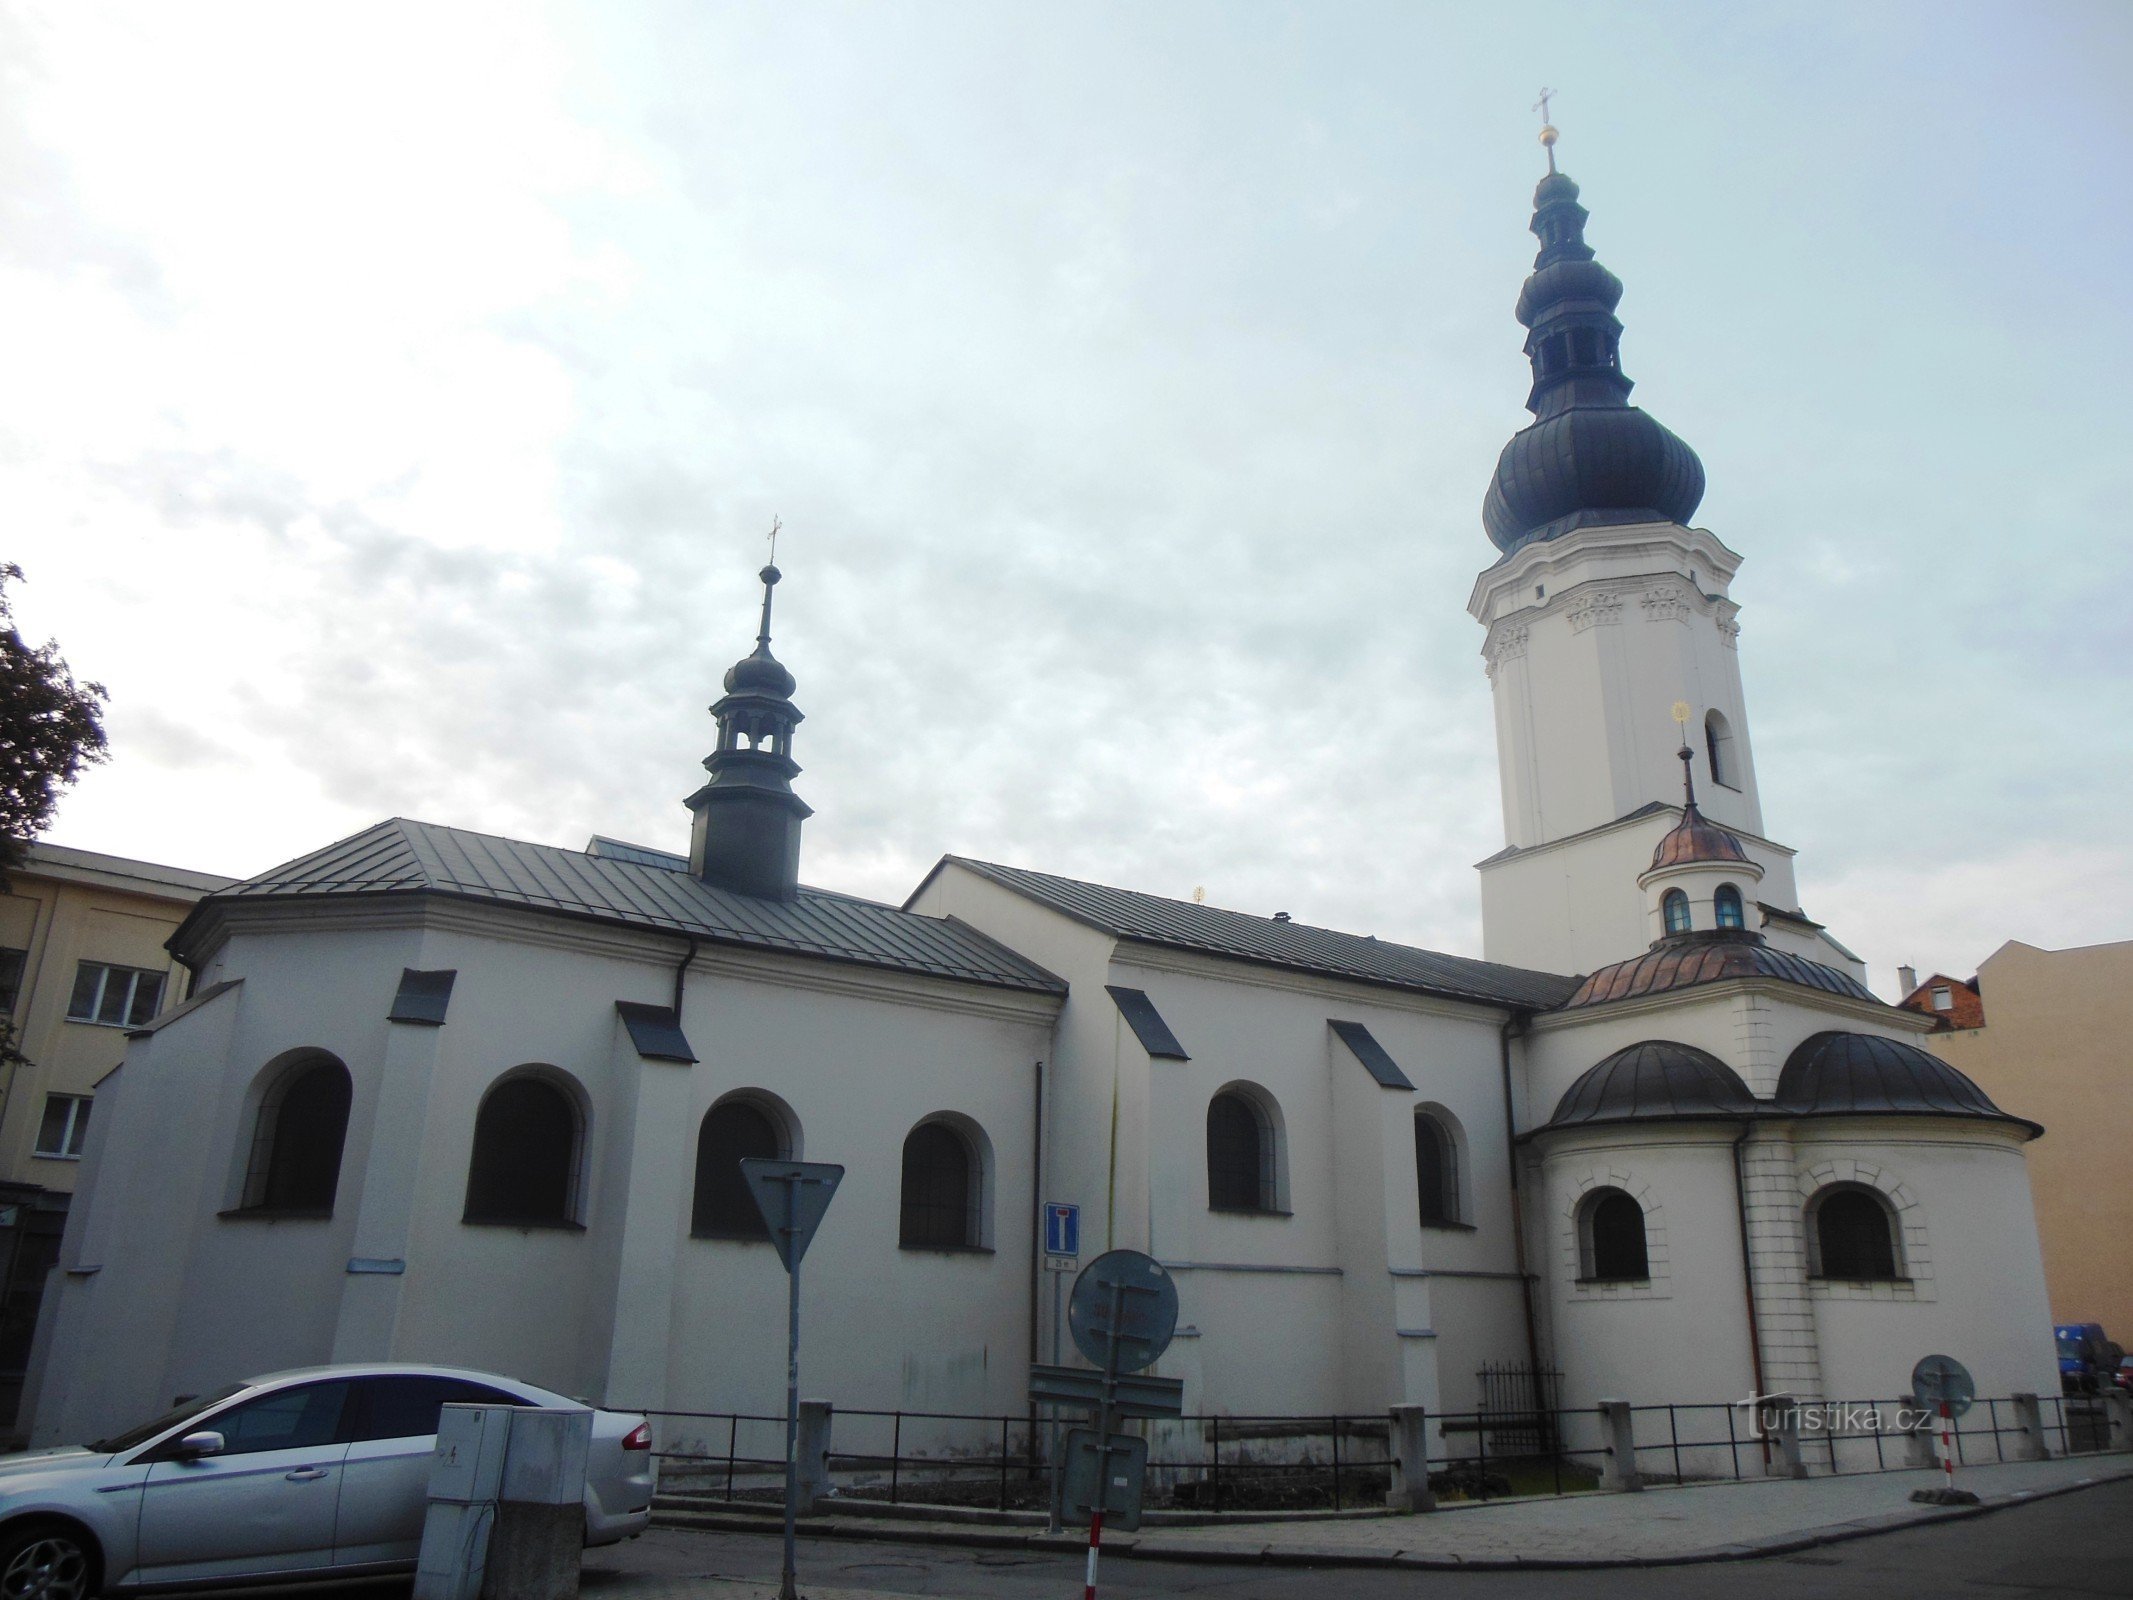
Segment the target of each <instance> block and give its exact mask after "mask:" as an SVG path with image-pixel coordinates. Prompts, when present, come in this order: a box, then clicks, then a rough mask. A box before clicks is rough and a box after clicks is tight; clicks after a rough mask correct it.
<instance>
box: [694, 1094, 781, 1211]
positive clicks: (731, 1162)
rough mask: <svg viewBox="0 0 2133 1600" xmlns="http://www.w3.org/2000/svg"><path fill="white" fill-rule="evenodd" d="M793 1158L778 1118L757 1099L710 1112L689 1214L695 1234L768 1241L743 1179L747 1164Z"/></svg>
mask: <svg viewBox="0 0 2133 1600" xmlns="http://www.w3.org/2000/svg"><path fill="white" fill-rule="evenodd" d="M790 1153H791V1152H790V1149H789V1147H788V1144H787V1141H786V1139H785V1131H784V1129H782V1128H781V1127H779V1126H778V1119H777V1118H776V1117H775V1116H773V1115H772V1114H771V1112H770V1111H769V1110H768V1109H767V1108H766V1107H764V1106H761V1105H758V1104H756V1103H755V1102H754V1101H752V1100H746V1099H737V1100H722V1101H720V1102H719V1103H718V1104H717V1105H715V1106H713V1107H712V1108H711V1109H710V1110H709V1111H707V1112H705V1113H704V1121H703V1126H702V1127H701V1128H700V1129H699V1130H698V1131H697V1135H696V1199H695V1203H694V1205H692V1206H691V1207H690V1210H689V1231H690V1232H691V1233H693V1234H696V1235H698V1236H699V1237H702V1238H708V1239H768V1238H769V1237H770V1233H769V1231H768V1230H767V1229H766V1228H765V1227H764V1226H763V1214H762V1212H760V1211H758V1210H757V1209H756V1205H755V1199H754V1197H753V1196H751V1195H750V1194H749V1192H748V1181H747V1179H745V1178H743V1177H742V1176H741V1162H742V1161H743V1160H745V1159H747V1158H749V1157H751V1156H756V1157H761V1158H763V1159H765V1160H768V1161H781V1160H784V1159H785V1158H786V1157H787V1156H788V1155H789V1154H790Z"/></svg>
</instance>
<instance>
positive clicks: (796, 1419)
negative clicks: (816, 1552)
mask: <svg viewBox="0 0 2133 1600" xmlns="http://www.w3.org/2000/svg"><path fill="white" fill-rule="evenodd" d="M801 1181H802V1180H801V1178H800V1175H799V1174H798V1173H790V1174H788V1175H787V1176H786V1177H785V1180H784V1185H783V1187H784V1189H785V1236H786V1238H787V1239H793V1238H795V1237H797V1235H798V1234H799V1231H800V1228H799V1216H798V1212H799V1205H800V1184H801ZM799 1495H800V1257H799V1253H798V1252H797V1251H795V1252H794V1254H793V1258H792V1270H791V1271H790V1272H788V1273H786V1274H785V1568H784V1571H782V1572H781V1573H780V1574H779V1575H778V1600H800V1590H799V1584H798V1577H797V1574H796V1571H795V1567H796V1559H797V1558H796V1556H795V1552H794V1549H793V1544H794V1537H795V1534H794V1527H793V1521H794V1508H795V1506H796V1505H797V1504H798V1501H799Z"/></svg>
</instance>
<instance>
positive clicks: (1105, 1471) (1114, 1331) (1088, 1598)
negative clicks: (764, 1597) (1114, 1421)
mask: <svg viewBox="0 0 2133 1600" xmlns="http://www.w3.org/2000/svg"><path fill="white" fill-rule="evenodd" d="M1110 1289H1111V1323H1110V1327H1109V1329H1108V1330H1107V1332H1108V1337H1107V1338H1106V1339H1105V1341H1104V1343H1105V1345H1106V1347H1107V1348H1106V1351H1105V1355H1104V1389H1103V1398H1102V1399H1100V1400H1098V1401H1097V1402H1096V1484H1097V1489H1096V1509H1095V1510H1093V1511H1091V1512H1090V1513H1089V1576H1088V1581H1087V1583H1086V1584H1085V1585H1084V1586H1083V1588H1082V1591H1081V1600H1096V1552H1097V1551H1098V1550H1099V1549H1101V1548H1102V1547H1103V1542H1104V1501H1105V1500H1106V1499H1107V1498H1109V1496H1108V1493H1107V1489H1106V1486H1107V1485H1108V1484H1109V1483H1110V1481H1111V1394H1112V1391H1113V1390H1115V1389H1116V1388H1117V1387H1118V1334H1119V1312H1120V1310H1121V1309H1122V1308H1123V1307H1124V1305H1125V1301H1126V1286H1125V1285H1124V1284H1122V1283H1114V1284H1112V1285H1111V1286H1110ZM780 1600H782V1596H781V1597H780Z"/></svg>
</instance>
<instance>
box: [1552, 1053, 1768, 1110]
mask: <svg viewBox="0 0 2133 1600" xmlns="http://www.w3.org/2000/svg"><path fill="white" fill-rule="evenodd" d="M1755 1113H1756V1099H1755V1096H1754V1095H1752V1094H1750V1093H1749V1092H1748V1086H1747V1084H1745V1083H1743V1082H1742V1081H1741V1077H1740V1074H1739V1073H1737V1072H1735V1071H1734V1070H1733V1069H1732V1068H1731V1067H1729V1066H1727V1065H1726V1064H1725V1063H1724V1062H1723V1061H1721V1060H1719V1059H1718V1057H1716V1056H1714V1055H1712V1054H1711V1053H1710V1052H1709V1051H1708V1050H1699V1049H1697V1048H1696V1047H1695V1046H1694V1045H1691V1044H1678V1043H1676V1042H1675V1041H1674V1040H1672V1039H1646V1040H1643V1041H1641V1042H1640V1043H1637V1044H1633V1045H1626V1046H1624V1047H1623V1048H1622V1049H1620V1050H1617V1051H1616V1052H1615V1053H1614V1054H1613V1055H1611V1056H1608V1057H1607V1058H1606V1059H1605V1060H1603V1061H1602V1062H1600V1063H1599V1065H1597V1066H1595V1067H1592V1068H1589V1069H1588V1070H1587V1071H1586V1072H1585V1073H1584V1074H1582V1075H1581V1076H1580V1077H1579V1078H1578V1081H1577V1082H1575V1083H1573V1084H1572V1085H1571V1086H1570V1087H1569V1088H1568V1089H1567V1090H1565V1091H1564V1093H1563V1098H1562V1100H1561V1101H1560V1102H1558V1103H1557V1105H1556V1108H1555V1115H1554V1116H1553V1117H1550V1118H1549V1119H1548V1122H1547V1126H1548V1127H1551V1128H1572V1127H1581V1126H1583V1125H1584V1124H1587V1123H1592V1122H1656V1121H1668V1120H1673V1119H1678V1118H1688V1117H1728V1118H1733V1119H1736V1120H1737V1119H1739V1118H1741V1117H1752V1116H1754V1115H1755Z"/></svg>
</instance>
